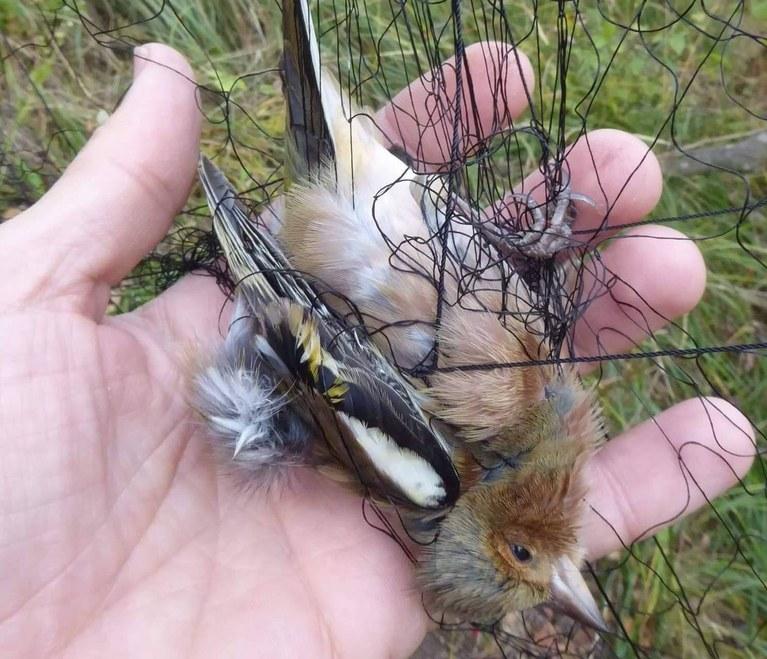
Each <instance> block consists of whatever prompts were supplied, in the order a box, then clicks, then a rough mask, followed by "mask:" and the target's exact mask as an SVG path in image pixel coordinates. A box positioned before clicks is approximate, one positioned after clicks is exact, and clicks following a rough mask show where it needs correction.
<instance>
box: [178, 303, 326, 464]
mask: <svg viewBox="0 0 767 659" xmlns="http://www.w3.org/2000/svg"><path fill="white" fill-rule="evenodd" d="M243 307H244V304H243V302H242V300H240V301H239V302H238V304H237V308H236V309H235V314H234V316H233V321H232V325H231V327H230V329H229V334H228V335H227V337H226V340H225V341H224V344H223V345H222V346H221V348H220V349H219V350H218V352H217V353H216V354H215V355H214V357H213V359H212V361H211V362H210V363H209V364H208V365H207V366H205V367H204V368H202V369H201V370H200V371H199V372H198V374H197V376H196V377H195V381H194V387H193V388H194V392H195V394H194V400H193V401H192V402H193V405H194V407H195V408H196V409H197V411H198V412H199V413H200V414H201V415H202V417H203V418H204V419H205V420H206V421H207V423H208V426H209V427H210V429H211V430H212V431H213V433H214V434H215V435H216V438H217V439H218V440H219V441H218V442H217V443H216V446H217V447H218V448H219V450H221V452H222V453H224V454H225V457H226V459H227V461H228V460H232V459H236V461H237V463H239V464H240V465H241V466H243V467H244V468H246V469H248V470H250V471H256V470H257V471H265V470H272V469H280V468H282V467H287V466H294V465H299V464H306V463H307V461H309V460H310V458H309V455H310V447H311V443H312V441H313V438H314V437H316V429H315V427H314V423H313V422H312V419H311V417H308V416H307V415H305V414H304V413H303V412H302V409H301V406H300V405H298V404H296V400H295V398H294V395H293V392H292V391H291V390H290V389H289V388H288V387H286V385H285V381H284V379H283V378H281V377H279V376H278V375H277V374H276V373H275V372H274V370H273V368H272V367H271V366H270V365H269V364H268V363H266V362H265V361H264V360H263V358H262V357H261V354H260V352H259V351H258V349H257V348H256V346H255V343H254V342H253V335H254V332H255V327H254V325H255V322H256V321H255V320H254V319H253V317H252V316H250V315H248V313H247V311H245V310H244V309H243Z"/></svg>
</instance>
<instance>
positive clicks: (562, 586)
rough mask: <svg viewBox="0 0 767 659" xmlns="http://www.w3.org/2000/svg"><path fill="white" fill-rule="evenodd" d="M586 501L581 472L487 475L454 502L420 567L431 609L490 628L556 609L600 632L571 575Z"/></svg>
mask: <svg viewBox="0 0 767 659" xmlns="http://www.w3.org/2000/svg"><path fill="white" fill-rule="evenodd" d="M584 494H585V483H584V481H583V473H582V469H580V468H576V469H567V468H560V467H548V468H546V467H543V466H541V465H540V464H526V465H522V466H520V467H519V468H517V469H511V468H501V469H499V470H498V472H497V474H496V473H494V472H489V473H488V475H487V477H486V480H485V481H484V482H481V483H478V484H477V485H475V486H474V487H472V488H471V489H470V490H469V491H468V492H466V493H465V494H464V495H463V496H462V497H461V498H460V499H459V501H458V503H457V504H456V506H455V507H454V508H453V510H451V512H450V513H449V514H448V515H447V517H446V518H445V519H444V521H443V522H442V524H441V527H440V532H439V536H438V538H437V540H436V541H435V542H434V544H433V545H431V546H430V547H429V548H428V549H427V550H426V553H425V556H424V557H423V558H422V561H421V562H420V566H419V573H418V579H419V583H420V585H421V587H422V588H423V589H424V591H426V592H427V593H429V594H430V597H431V604H433V605H434V606H435V607H436V608H437V610H440V611H442V610H445V611H449V612H451V613H453V614H455V615H458V616H460V617H463V618H467V619H468V620H469V621H471V622H474V623H477V624H480V625H493V624H495V623H497V622H500V621H501V620H502V619H503V618H504V616H506V615H507V614H509V613H511V612H513V611H518V610H520V609H526V608H529V607H532V606H536V605H538V604H541V603H543V602H550V603H552V604H554V605H555V606H556V605H557V604H558V603H559V604H560V605H562V608H565V609H566V610H567V612H568V613H569V614H570V615H574V616H576V617H580V618H581V619H582V620H586V621H587V622H588V623H589V624H591V625H592V626H596V627H600V626H603V623H602V621H601V618H600V616H599V612H598V610H597V608H596V604H595V603H594V601H593V598H592V597H591V595H590V594H589V593H588V589H587V588H586V586H585V583H584V582H583V578H582V577H581V576H580V574H579V572H578V571H577V566H578V565H579V563H580V561H581V559H582V550H581V548H580V546H579V544H578V531H579V527H580V523H581V519H582V516H583V506H584V499H583V497H584ZM573 602H575V603H573Z"/></svg>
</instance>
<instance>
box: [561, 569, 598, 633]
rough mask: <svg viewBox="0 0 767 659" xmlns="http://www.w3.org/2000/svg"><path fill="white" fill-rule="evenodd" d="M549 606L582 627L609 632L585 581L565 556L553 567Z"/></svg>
mask: <svg viewBox="0 0 767 659" xmlns="http://www.w3.org/2000/svg"><path fill="white" fill-rule="evenodd" d="M550 604H551V605H552V606H553V607H554V608H556V609H558V610H560V611H562V613H565V614H567V615H568V616H570V617H571V618H573V619H575V620H577V621H578V622H582V623H583V624H584V625H588V626H589V627H593V628H594V629H596V630H598V631H600V632H609V631H610V630H609V628H608V627H607V623H606V622H605V621H604V618H602V614H601V613H600V612H599V607H598V606H597V603H596V602H595V601H594V596H593V595H592V594H591V592H590V591H589V587H588V586H587V585H586V581H585V580H584V578H583V576H582V575H581V573H580V571H579V570H578V568H577V567H576V565H575V563H573V562H572V561H571V560H570V559H569V558H567V557H566V556H565V557H562V558H560V559H559V560H558V561H557V562H556V563H555V565H554V574H553V576H552V577H551V602H550Z"/></svg>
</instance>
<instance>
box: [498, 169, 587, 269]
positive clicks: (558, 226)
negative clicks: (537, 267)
mask: <svg viewBox="0 0 767 659" xmlns="http://www.w3.org/2000/svg"><path fill="white" fill-rule="evenodd" d="M512 197H513V198H514V199H518V200H520V201H521V202H522V203H523V204H524V206H525V207H526V208H527V211H528V212H529V213H530V214H531V216H532V219H533V223H532V225H531V226H530V227H529V228H527V229H525V230H523V231H520V232H519V233H516V234H514V235H512V236H508V237H506V242H507V243H508V245H509V247H511V248H512V249H516V250H518V251H519V252H521V253H522V254H523V255H525V256H527V257H528V258H534V259H547V258H551V257H552V256H554V255H555V254H557V253H559V252H561V251H562V250H564V249H567V248H568V247H569V246H570V238H571V236H572V224H573V221H574V220H575V214H574V213H573V212H572V210H573V206H572V202H573V201H582V202H584V203H587V204H589V205H591V206H595V205H596V204H595V203H594V200H593V199H591V197H588V196H586V195H584V194H580V193H577V192H572V191H571V190H570V185H569V184H567V185H565V186H564V188H562V190H561V191H560V192H559V193H558V194H557V196H556V197H555V198H554V200H553V201H551V202H547V203H545V204H536V202H535V201H533V199H532V197H531V195H530V194H529V193H514V194H512Z"/></svg>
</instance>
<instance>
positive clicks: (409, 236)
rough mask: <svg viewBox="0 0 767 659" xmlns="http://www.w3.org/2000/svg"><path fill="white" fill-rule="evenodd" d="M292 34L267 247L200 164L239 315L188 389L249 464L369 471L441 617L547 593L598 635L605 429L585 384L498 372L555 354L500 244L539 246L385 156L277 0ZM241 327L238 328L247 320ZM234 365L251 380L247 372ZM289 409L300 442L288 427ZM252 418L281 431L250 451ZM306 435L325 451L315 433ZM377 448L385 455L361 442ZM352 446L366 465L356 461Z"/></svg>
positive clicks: (562, 207) (367, 122)
mask: <svg viewBox="0 0 767 659" xmlns="http://www.w3.org/2000/svg"><path fill="white" fill-rule="evenodd" d="M283 34H284V52H283V58H282V63H281V72H282V77H283V93H284V96H285V99H286V107H287V117H288V121H287V131H286V133H287V135H286V137H287V139H286V161H287V162H286V168H285V171H286V174H285V178H286V181H285V198H284V203H283V204H282V205H281V214H282V217H281V218H280V219H281V221H280V223H279V225H278V227H277V230H276V234H277V235H276V236H275V239H274V241H272V240H271V239H269V238H268V237H267V235H266V230H265V229H263V228H258V227H257V223H256V222H255V221H254V220H253V218H250V217H248V214H247V212H246V211H245V209H244V208H242V207H241V206H240V205H238V204H237V203H236V202H235V201H234V198H235V195H234V193H233V191H232V190H231V186H230V185H229V184H228V183H227V184H223V183H221V181H220V179H221V177H220V176H219V175H218V174H217V173H215V172H213V171H212V170H211V169H210V166H209V165H206V164H205V162H204V161H203V164H202V165H201V168H200V169H201V178H202V179H203V183H204V188H205V191H206V194H207V196H208V200H209V205H210V207H211V210H212V212H213V214H214V230H215V231H216V235H217V236H218V237H219V240H220V241H221V242H222V246H223V251H224V254H225V256H226V259H227V261H228V263H229V265H230V267H232V269H233V270H234V274H235V278H236V279H237V280H238V281H239V285H238V293H237V294H236V299H235V322H234V323H233V324H232V326H231V327H230V331H229V335H228V336H227V338H226V340H225V342H224V347H223V348H222V349H221V351H220V352H219V353H218V356H217V357H215V358H214V359H213V362H212V366H210V367H209V368H212V369H213V372H212V373H210V374H205V371H203V375H202V376H200V378H199V379H198V382H197V392H198V402H197V407H198V409H199V410H201V413H202V415H203V416H204V417H205V418H207V419H208V423H209V426H210V428H211V431H212V433H213V434H214V435H218V438H219V439H221V440H223V444H224V445H225V446H228V447H229V449H230V450H231V449H232V448H233V449H234V451H233V452H234V453H237V454H238V455H239V454H240V453H242V454H245V453H246V452H248V451H249V452H252V453H256V454H259V453H260V452H262V450H265V457H264V458H263V459H260V458H259V460H260V462H259V464H258V465H256V467H257V469H256V471H258V470H259V469H260V470H261V471H263V470H264V469H267V470H268V469H270V468H272V467H273V466H275V465H277V466H280V465H290V464H295V463H296V462H297V461H300V462H303V463H306V464H317V465H320V466H322V467H323V468H325V469H329V470H330V471H332V472H333V473H335V474H336V477H337V478H338V479H339V480H340V481H342V482H345V484H349V485H351V486H353V485H352V482H353V481H354V479H355V478H358V477H359V475H360V470H359V468H358V467H357V463H358V462H361V463H363V464H364V465H365V469H364V471H363V475H364V477H365V479H366V481H367V482H368V487H369V483H373V490H375V491H376V492H378V493H379V494H381V495H382V496H381V497H380V498H381V499H384V500H385V499H388V500H389V501H390V502H393V503H394V504H395V505H396V504H398V503H404V505H405V507H406V508H407V510H408V517H407V518H406V520H405V524H406V525H407V524H408V522H410V523H411V524H412V525H411V527H410V528H412V529H416V530H418V529H419V528H420V530H421V531H423V530H424V529H426V530H427V531H433V532H434V533H433V536H432V540H431V541H430V542H428V543H425V546H424V548H423V550H422V552H421V555H420V556H419V559H418V563H417V565H416V580H417V582H418V584H419V585H420V587H421V589H422V591H423V592H424V597H425V602H426V603H427V604H428V606H430V607H434V608H435V609H436V610H437V611H442V612H448V613H450V614H455V615H458V616H460V617H462V618H465V619H467V620H469V621H471V622H472V623H473V624H476V625H479V626H482V627H487V626H493V625H496V624H499V623H502V621H503V620H504V619H505V618H506V616H510V615H513V614H514V613H515V612H517V611H520V610H524V609H527V608H529V607H532V606H535V605H538V604H541V603H550V604H552V605H554V606H555V607H558V608H559V609H560V610H562V611H563V612H565V613H566V614H568V615H570V616H572V617H573V618H576V619H578V620H580V621H582V622H584V623H585V624H587V625H589V626H591V627H594V628H596V629H599V630H606V629H607V627H606V624H605V622H604V620H603V618H602V616H601V613H600V611H599V607H598V606H597V604H596V601H595V600H594V598H593V596H592V595H591V593H590V592H589V589H588V586H587V585H586V582H585V580H584V579H583V577H582V575H581V574H580V571H579V566H580V565H581V563H582V560H583V555H584V550H583V548H582V547H581V545H580V543H579V538H578V533H579V528H580V526H581V524H582V520H583V516H584V514H585V500H584V497H585V492H586V490H587V482H586V471H585V468H584V465H585V464H586V462H587V461H588V459H589V458H590V456H591V455H592V454H593V453H594V451H595V450H597V448H598V445H599V442H600V438H601V436H602V427H601V425H602V424H601V420H600V414H599V410H598V406H597V405H596V403H595V397H594V393H593V391H592V390H590V389H588V388H586V387H584V385H583V384H582V383H581V381H580V379H579V378H578V376H577V374H576V373H575V372H574V371H572V370H571V369H569V368H567V367H565V366H563V365H561V364H553V363H549V364H544V365H536V366H532V365H531V366H529V367H523V368H504V367H502V366H499V365H503V364H509V363H516V362H525V361H531V362H538V361H540V360H543V361H544V362H545V361H546V358H547V357H548V356H549V353H550V352H551V349H552V347H551V345H550V342H549V341H548V340H547V336H546V327H545V320H544V314H542V313H541V310H540V308H538V307H537V306H536V304H535V303H534V295H533V293H532V291H531V290H530V285H529V282H528V281H527V280H526V279H525V277H523V276H520V275H519V273H517V272H515V269H514V268H513V267H512V265H513V261H514V259H512V258H510V257H509V255H508V254H502V253H501V252H502V251H503V250H501V249H500V248H499V245H503V246H505V247H504V249H505V250H506V251H508V249H513V248H514V246H515V245H518V246H519V248H520V250H522V251H521V253H522V254H525V253H526V251H527V247H528V245H531V244H535V242H536V241H535V240H533V239H531V238H529V237H525V238H524V240H522V239H517V238H515V237H513V236H511V237H508V236H505V235H503V234H502V233H499V231H498V229H497V227H495V226H494V227H493V228H492V236H489V235H488V232H487V230H486V229H485V228H483V225H484V224H485V222H486V220H485V218H484V217H483V216H482V214H481V213H477V212H475V211H473V210H472V209H471V208H468V209H467V208H466V206H467V205H466V204H465V202H463V201H462V200H460V199H458V198H457V197H456V196H455V194H454V193H453V192H452V191H451V190H450V185H449V182H446V180H445V178H444V177H440V176H438V175H427V174H422V173H418V172H416V171H415V170H414V169H412V168H411V167H410V165H409V164H408V163H407V162H405V161H404V160H403V159H401V158H400V157H398V155H397V154H396V153H393V152H392V151H390V150H389V149H388V148H387V146H386V144H385V140H383V139H382V138H381V136H380V135H379V134H378V131H377V129H376V128H375V125H374V123H373V121H372V120H371V119H370V118H369V116H368V115H366V114H365V113H364V112H361V111H358V110H356V109H353V108H352V107H351V106H350V105H349V104H348V103H345V101H344V98H343V95H342V93H341V89H340V86H339V85H338V83H337V82H336V81H335V80H334V78H333V77H332V75H331V74H330V73H329V72H328V71H327V70H325V69H323V68H321V67H320V55H319V47H318V43H317V39H316V35H315V30H314V27H313V23H312V19H311V15H310V11H309V7H308V4H307V2H306V0H285V1H284V2H283ZM351 116H354V119H353V120H352V119H350V118H349V117H351ZM206 178H207V180H208V184H207V185H206V184H205V179H206ZM210 181H213V182H214V185H211V184H210ZM574 194H576V193H571V192H569V191H567V192H566V194H565V196H563V197H562V199H564V200H565V201H566V200H567V196H566V195H574ZM572 198H575V197H572ZM562 199H557V200H556V203H555V206H556V213H557V216H558V219H557V222H558V226H557V227H555V228H556V233H557V234H558V235H559V236H560V239H553V240H549V241H548V242H549V244H550V249H559V248H560V245H561V244H562V240H564V238H566V235H565V234H566V233H567V232H566V231H564V230H563V229H562V226H563V225H566V224H567V222H568V221H569V220H568V218H569V212H568V208H567V207H568V204H567V203H565V201H563V200H562ZM451 209H452V210H454V211H457V212H451ZM546 211H547V212H548V208H547V209H546ZM537 220H540V217H538V218H537ZM544 220H545V217H544ZM538 224H540V222H538ZM534 230H535V231H539V232H540V226H539V227H536V228H535V229H534ZM544 232H545V228H544ZM251 234H253V235H251ZM445 236H447V237H445ZM439 237H441V238H440V239H437V238H439ZM491 238H492V239H491ZM499 241H500V242H499ZM544 251H545V250H544ZM265 255H266V256H265ZM540 257H541V256H540V254H538V255H535V254H533V253H532V252H531V253H530V258H540ZM439 264H444V267H442V268H441V267H440V266H439ZM298 273H300V274H301V276H300V277H299V276H298ZM478 273H479V274H478ZM468 280H470V281H471V283H472V285H471V286H468V285H467V281H468ZM307 282H309V283H307ZM239 291H241V292H239ZM264 291H266V294H265V293H264ZM439 306H441V307H442V311H443V313H442V314H441V315H440V316H439V318H438V320H437V313H436V310H437V308H438V307H439ZM350 307H351V311H350ZM241 315H242V316H245V317H246V318H248V319H249V320H248V325H247V327H246V328H245V329H237V320H236V319H237V318H239V317H240V316H241ZM355 319H362V320H363V321H364V323H363V324H362V325H361V324H360V323H359V322H357V320H355ZM338 338H348V340H344V341H342V342H341V345H339V344H337V343H336V339H338ZM227 344H229V345H227ZM317 346H318V348H315V347H317ZM316 349H319V350H320V354H321V357H320V358H319V359H318V360H317V361H318V362H319V363H320V364H322V365H325V366H327V365H328V364H331V363H332V364H333V365H334V366H333V367H332V368H330V369H329V371H330V373H329V374H325V371H327V370H328V369H327V368H326V369H325V371H322V372H323V374H324V375H323V378H318V377H317V373H316V372H312V370H311V364H313V363H315V360H314V359H313V358H312V357H307V354H310V353H311V354H314V353H315V352H316ZM254 351H255V353H254ZM358 351H361V353H362V355H358V354H357V352H358ZM245 355H247V356H248V358H247V359H246V358H245ZM275 355H276V358H275ZM429 360H432V361H434V363H435V364H434V366H433V367H432V368H430V369H427V370H428V374H424V375H423V376H422V377H421V384H420V385H419V384H418V382H417V381H416V379H415V378H411V377H408V375H406V374H405V371H408V370H410V371H411V372H415V370H417V368H418V367H423V366H424V365H425V364H427V363H428V362H429ZM243 363H245V364H246V367H245V370H246V371H248V372H249V373H250V374H249V375H247V377H245V376H243V375H241V374H238V375H236V376H235V375H234V374H235V373H239V369H240V366H241V365H242V364H243ZM346 364H349V365H351V366H352V368H346V367H345V365H346ZM355 368H356V369H357V371H355ZM320 370H322V369H321V368H320V369H319V370H318V371H317V372H320ZM356 372H361V373H364V374H367V375H370V374H372V378H371V379H369V380H366V379H364V378H363V379H361V380H359V381H357V382H355V384H356V385H357V386H356V388H355V392H361V393H360V396H362V399H363V400H364V403H362V404H357V403H356V401H355V404H354V405H351V406H350V405H346V404H345V403H344V397H345V394H346V392H345V391H344V390H343V388H344V387H345V386H348V383H349V382H350V380H352V373H356ZM382 374H383V375H384V376H385V378H384V381H385V382H386V383H389V384H390V385H391V388H392V389H393V390H394V391H397V392H398V394H397V396H394V397H393V398H391V399H390V398H387V397H386V395H385V396H384V397H383V399H381V398H378V399H376V397H377V396H378V397H380V396H381V392H380V391H376V390H375V389H374V387H373V386H372V385H373V382H374V381H375V380H376V378H380V377H381V375H382ZM331 376H332V377H331ZM243 378H244V379H246V380H247V381H248V382H249V383H250V382H253V381H259V378H260V379H261V380H262V381H263V385H261V384H259V385H258V386H259V391H258V392H256V393H257V395H250V394H248V393H247V392H244V393H243V395H240V392H237V393H236V394H231V392H229V393H227V392H226V390H227V389H231V387H230V385H229V382H239V381H240V380H243ZM222 383H223V384H222ZM362 383H364V384H362ZM366 385H368V386H366ZM403 392H404V393H403ZM353 398H354V397H353ZM347 400H348V399H347ZM390 400H395V401H397V402H398V403H402V402H403V401H404V403H405V405H404V409H405V410H406V411H405V415H406V416H405V418H406V419H407V420H408V423H410V424H411V425H412V424H415V427H413V428H411V429H410V430H409V432H405V433H403V436H395V435H397V433H394V434H392V433H391V432H388V431H387V423H386V418H387V415H389V414H395V415H396V414H400V415H401V414H402V411H401V410H402V407H401V406H400V405H395V404H391V403H390ZM264 401H266V405H265V406H264V407H261V408H256V407H255V406H256V405H257V404H261V405H263V403H264ZM350 408H351V409H353V410H358V409H362V410H367V409H376V414H372V415H371V414H367V415H366V416H365V419H364V422H365V423H364V427H360V425H359V424H357V423H355V422H354V421H353V420H352V421H351V422H350V420H349V418H347V417H348V415H349V410H350ZM263 409H265V410H267V411H266V412H265V413H262V412H261V411H260V410H263ZM307 409H309V410H312V411H311V412H309V413H307ZM294 410H295V411H297V412H298V413H297V414H296V418H295V419H293V420H292V423H293V424H294V425H295V424H299V423H300V424H301V425H300V428H299V429H298V430H297V429H296V428H295V427H294V425H291V423H290V422H288V420H287V417H289V416H291V415H292V414H294ZM314 410H317V411H316V412H315V411H314ZM274 411H276V414H275V413H274ZM222 412H223V414H222ZM243 419H245V420H247V419H255V420H257V421H258V422H260V423H262V424H263V423H267V424H268V423H271V422H272V420H273V422H274V424H275V426H274V428H273V429H272V430H269V429H268V428H267V431H266V432H265V433H259V432H251V433H250V435H248V437H250V436H252V437H253V439H252V440H251V439H247V440H243V439H241V434H240V435H237V431H238V430H241V427H242V425H243V422H242V420H243ZM399 419H400V420H401V419H402V417H401V416H400V417H399ZM371 421H373V423H371ZM221 429H223V430H224V432H223V433H222V432H221ZM328 429H330V432H329V431H328ZM425 429H428V430H429V432H427V431H426V430H425ZM270 432H271V437H272V439H266V436H267V435H269V434H270ZM379 432H382V433H383V434H384V435H386V440H385V441H377V440H378V434H377V433H379ZM291 433H292V434H291ZM315 434H316V435H318V436H320V437H322V438H323V440H324V441H314V442H313V441H312V439H311V436H312V435H315ZM222 435H223V436H222ZM257 436H258V438H256V437H257ZM328 436H330V439H329V440H328ZM371 436H373V437H375V438H376V439H374V440H371V439H370V437H371ZM275 437H276V438H277V439H274V438H275ZM414 437H415V439H414ZM370 442H375V443H376V445H377V446H379V447H385V449H386V450H382V451H378V452H377V453H375V452H373V451H369V450H367V451H366V450H365V447H366V446H367V445H368V444H369V443H370ZM238 445H239V449H238ZM328 446H330V450H329V451H328V450H327V448H325V447H328ZM296 447H299V449H300V450H298V451H297V450H295V449H296ZM348 447H352V450H353V452H354V453H355V456H354V459H353V460H348V459H345V458H344V450H347V451H348ZM280 450H282V451H283V452H284V455H279V452H280ZM398 453H399V454H398ZM411 454H414V455H415V456H417V458H419V459H420V462H417V463H416V464H417V467H418V468H417V469H412V468H411V467H412V465H413V461H411V460H409V458H410V457H411ZM402 455H405V456H406V457H407V458H408V460H405V459H403V458H402ZM392 458H393V459H392ZM334 463H335V466H333V465H334ZM337 474H345V476H338V475H337ZM413 474H415V476H413ZM350 476H351V477H350ZM427 476H428V477H427ZM415 481H418V482H419V483H420V484H421V485H423V483H422V482H421V481H426V483H427V485H428V484H429V483H430V484H431V486H430V487H427V488H426V489H427V491H428V492H427V495H426V496H425V495H424V493H423V492H421V493H420V494H414V487H413V486H414V484H415Z"/></svg>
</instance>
